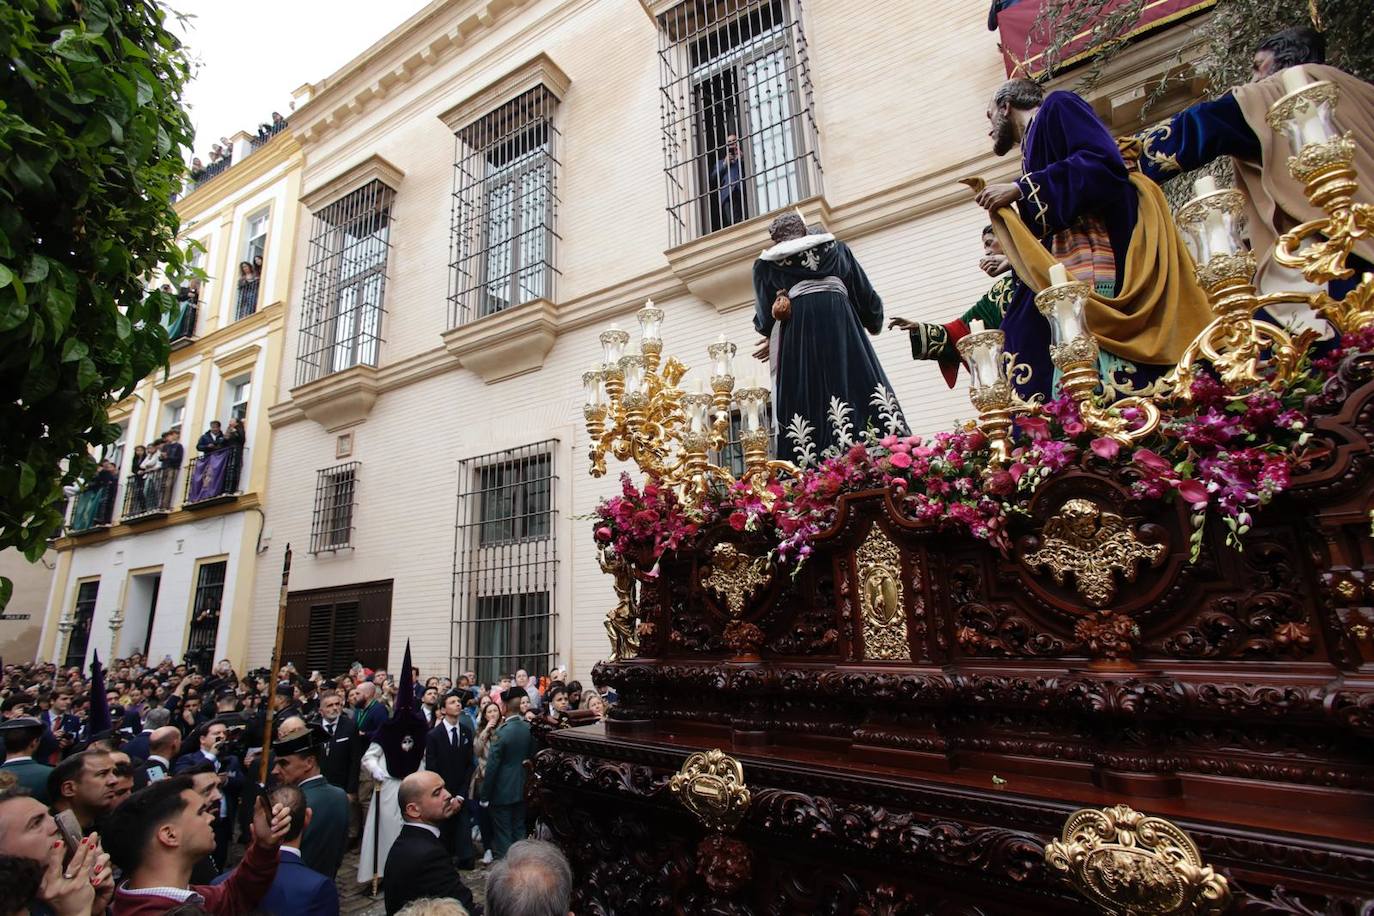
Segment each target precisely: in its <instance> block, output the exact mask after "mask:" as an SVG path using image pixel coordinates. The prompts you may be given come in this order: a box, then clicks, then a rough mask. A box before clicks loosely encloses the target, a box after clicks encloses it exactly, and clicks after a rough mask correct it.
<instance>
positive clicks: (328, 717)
mask: <svg viewBox="0 0 1374 916" xmlns="http://www.w3.org/2000/svg"><path fill="white" fill-rule="evenodd" d="M343 705H344V704H343V697H342V696H340V695H339V693H338V692H337V691H334V690H326V691H324V692H323V693H321V694H320V728H321V729H323V730H324V736H325V743H324V747H323V748H321V754H320V772H321V773H322V774H324V778H325V779H326V780H327V781H328V782H329V784H330V785H332V786H338V787H339V788H340V789H343V790H344V791H345V792H347V793H348V797H349V800H350V801H353V800H355V799H356V798H357V795H358V763H359V761H360V760H362V756H363V750H362V741H361V740H360V739H359V737H358V723H357V721H356V720H355V719H354V718H353V716H351V715H349V716H346V715H344V714H343Z"/></svg>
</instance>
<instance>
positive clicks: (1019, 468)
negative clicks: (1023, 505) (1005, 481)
mask: <svg viewBox="0 0 1374 916" xmlns="http://www.w3.org/2000/svg"><path fill="white" fill-rule="evenodd" d="M1007 473H1008V474H1010V475H1011V479H1012V481H1013V482H1015V483H1020V482H1021V475H1022V474H1024V473H1026V466H1025V464H1023V463H1022V462H1020V461H1016V462H1013V463H1012V466H1011V467H1009V468H1007Z"/></svg>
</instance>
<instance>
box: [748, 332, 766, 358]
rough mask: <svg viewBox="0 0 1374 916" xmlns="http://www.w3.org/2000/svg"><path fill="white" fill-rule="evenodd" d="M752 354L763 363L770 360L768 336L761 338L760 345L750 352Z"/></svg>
mask: <svg viewBox="0 0 1374 916" xmlns="http://www.w3.org/2000/svg"><path fill="white" fill-rule="evenodd" d="M750 355H751V356H753V357H754V359H756V360H758V361H759V362H761V363H766V362H768V338H767V337H765V338H763V340H760V341H759V342H758V345H757V346H756V347H754V349H753V350H752V351H751V352H750Z"/></svg>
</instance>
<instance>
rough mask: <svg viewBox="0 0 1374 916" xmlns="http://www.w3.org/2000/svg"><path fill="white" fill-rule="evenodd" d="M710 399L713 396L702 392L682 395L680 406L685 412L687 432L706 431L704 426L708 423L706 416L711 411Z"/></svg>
mask: <svg viewBox="0 0 1374 916" xmlns="http://www.w3.org/2000/svg"><path fill="white" fill-rule="evenodd" d="M712 400H713V397H712V396H711V395H709V394H704V393H702V392H697V393H695V394H688V395H684V396H683V398H682V407H683V409H684V410H685V411H686V413H687V431H688V432H692V433H704V432H706V428H707V426H708V424H709V423H710V421H709V420H708V416H709V415H710V412H711V402H712Z"/></svg>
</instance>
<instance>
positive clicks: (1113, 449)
mask: <svg viewBox="0 0 1374 916" xmlns="http://www.w3.org/2000/svg"><path fill="white" fill-rule="evenodd" d="M1089 447H1090V448H1091V449H1092V450H1093V454H1094V455H1096V456H1097V457H1099V458H1105V459H1106V460H1108V461H1111V460H1112V459H1113V458H1115V457H1116V456H1117V453H1118V452H1120V451H1121V443H1119V442H1117V441H1116V440H1115V439H1112V438H1109V437H1107V436H1101V437H1099V438H1097V439H1094V440H1093V441H1092V444H1091V445H1090V446H1089Z"/></svg>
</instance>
